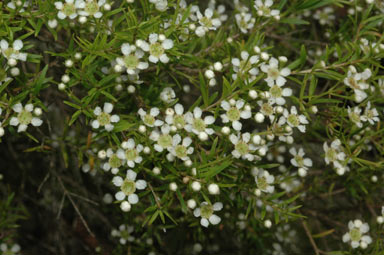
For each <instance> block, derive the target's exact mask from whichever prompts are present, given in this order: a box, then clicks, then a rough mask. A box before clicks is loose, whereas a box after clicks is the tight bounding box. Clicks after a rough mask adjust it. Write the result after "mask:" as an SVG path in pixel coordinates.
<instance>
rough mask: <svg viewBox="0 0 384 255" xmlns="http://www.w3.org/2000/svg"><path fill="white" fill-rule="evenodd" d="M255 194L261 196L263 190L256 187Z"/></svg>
mask: <svg viewBox="0 0 384 255" xmlns="http://www.w3.org/2000/svg"><path fill="white" fill-rule="evenodd" d="M255 195H256V196H257V197H259V196H261V190H259V189H255Z"/></svg>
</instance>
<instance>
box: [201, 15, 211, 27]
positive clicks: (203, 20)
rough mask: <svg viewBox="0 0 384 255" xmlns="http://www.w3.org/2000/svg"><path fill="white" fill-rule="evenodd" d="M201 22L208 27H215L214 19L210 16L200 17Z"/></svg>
mask: <svg viewBox="0 0 384 255" xmlns="http://www.w3.org/2000/svg"><path fill="white" fill-rule="evenodd" d="M200 24H201V25H203V26H204V27H206V28H211V27H213V23H212V20H211V19H210V18H208V17H205V16H204V17H202V18H201V19H200Z"/></svg>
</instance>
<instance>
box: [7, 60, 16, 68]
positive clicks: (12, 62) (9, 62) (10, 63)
mask: <svg viewBox="0 0 384 255" xmlns="http://www.w3.org/2000/svg"><path fill="white" fill-rule="evenodd" d="M8 65H9V66H15V65H17V60H16V59H14V58H10V59H8Z"/></svg>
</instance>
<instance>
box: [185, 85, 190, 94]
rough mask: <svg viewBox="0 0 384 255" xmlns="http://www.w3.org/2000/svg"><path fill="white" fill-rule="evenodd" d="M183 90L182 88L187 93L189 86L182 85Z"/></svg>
mask: <svg viewBox="0 0 384 255" xmlns="http://www.w3.org/2000/svg"><path fill="white" fill-rule="evenodd" d="M183 90H184V92H185V93H188V92H190V91H191V86H189V85H184V86H183Z"/></svg>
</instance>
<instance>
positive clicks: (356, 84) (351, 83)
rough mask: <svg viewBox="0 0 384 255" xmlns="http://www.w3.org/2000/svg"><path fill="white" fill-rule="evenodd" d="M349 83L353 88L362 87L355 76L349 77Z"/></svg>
mask: <svg viewBox="0 0 384 255" xmlns="http://www.w3.org/2000/svg"><path fill="white" fill-rule="evenodd" d="M348 83H349V84H350V85H351V87H352V88H353V89H360V86H359V84H358V83H357V81H356V80H355V78H354V77H353V76H352V77H349V78H348Z"/></svg>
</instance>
